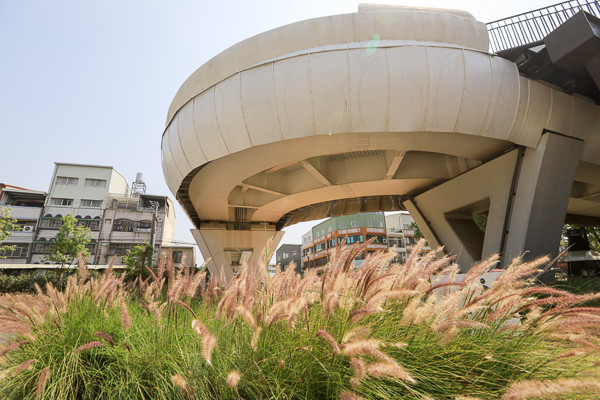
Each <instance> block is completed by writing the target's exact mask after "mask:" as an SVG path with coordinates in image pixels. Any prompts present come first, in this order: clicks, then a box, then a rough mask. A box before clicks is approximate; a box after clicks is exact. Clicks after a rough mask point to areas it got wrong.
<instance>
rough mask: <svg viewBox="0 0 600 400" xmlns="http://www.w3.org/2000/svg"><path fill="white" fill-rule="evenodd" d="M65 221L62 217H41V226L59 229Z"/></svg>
mask: <svg viewBox="0 0 600 400" xmlns="http://www.w3.org/2000/svg"><path fill="white" fill-rule="evenodd" d="M62 224H63V221H62V219H61V218H41V219H40V228H42V229H58V228H60V227H61V226H62Z"/></svg>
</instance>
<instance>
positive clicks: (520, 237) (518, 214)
mask: <svg viewBox="0 0 600 400" xmlns="http://www.w3.org/2000/svg"><path fill="white" fill-rule="evenodd" d="M582 151H583V141H582V140H579V139H575V138H571V137H567V136H562V135H559V134H554V133H549V132H548V133H545V134H544V135H542V138H541V140H540V142H539V144H538V146H537V147H536V148H528V149H527V150H526V151H525V156H524V158H523V162H522V165H521V168H520V172H519V175H518V181H517V185H516V191H515V194H514V199H513V204H512V206H511V207H510V208H511V210H510V216H509V217H510V224H509V226H508V231H507V232H506V233H507V237H506V246H505V249H504V255H503V261H504V262H505V263H508V262H509V261H510V260H512V258H514V257H516V256H518V255H520V254H523V253H524V252H527V254H526V255H525V258H526V259H532V258H535V257H538V256H542V255H550V256H551V257H552V258H555V257H556V256H557V254H558V246H559V244H560V235H561V232H562V227H563V225H564V221H565V215H566V212H567V205H568V203H569V195H570V194H571V189H572V186H573V179H574V177H575V170H576V168H577V164H578V162H579V158H580V156H581V152H582Z"/></svg>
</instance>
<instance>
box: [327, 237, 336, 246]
mask: <svg viewBox="0 0 600 400" xmlns="http://www.w3.org/2000/svg"><path fill="white" fill-rule="evenodd" d="M327 247H335V239H329V240H328V241H327Z"/></svg>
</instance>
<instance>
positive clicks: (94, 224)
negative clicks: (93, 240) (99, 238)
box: [79, 219, 100, 231]
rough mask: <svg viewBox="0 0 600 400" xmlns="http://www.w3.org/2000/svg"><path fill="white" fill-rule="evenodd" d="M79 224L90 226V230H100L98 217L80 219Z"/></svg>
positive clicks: (85, 226)
mask: <svg viewBox="0 0 600 400" xmlns="http://www.w3.org/2000/svg"><path fill="white" fill-rule="evenodd" d="M79 225H80V226H83V227H84V228H90V230H91V231H99V230H100V220H99V219H80V220H79Z"/></svg>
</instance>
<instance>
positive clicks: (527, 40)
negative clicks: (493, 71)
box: [486, 0, 600, 53]
mask: <svg viewBox="0 0 600 400" xmlns="http://www.w3.org/2000/svg"><path fill="white" fill-rule="evenodd" d="M582 10H583V11H585V12H587V13H590V14H592V15H595V16H597V17H600V5H599V4H598V1H594V0H570V1H565V2H562V3H558V4H554V5H551V6H548V7H544V8H540V9H538V10H533V11H528V12H526V13H523V14H518V15H514V16H512V17H508V18H504V19H500V20H498V21H493V22H489V23H487V24H486V26H487V29H488V32H489V35H490V49H491V51H492V52H493V53H498V52H500V51H503V50H508V49H513V48H516V47H521V46H525V45H530V44H535V43H537V42H541V41H542V39H544V37H546V35H548V34H549V33H550V32H552V31H553V30H555V29H556V28H558V26H559V25H561V24H562V23H564V22H565V21H566V20H568V19H569V18H571V17H572V16H573V15H575V14H577V13H578V12H579V11H582Z"/></svg>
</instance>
